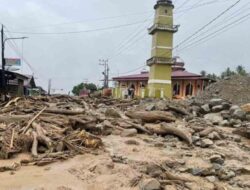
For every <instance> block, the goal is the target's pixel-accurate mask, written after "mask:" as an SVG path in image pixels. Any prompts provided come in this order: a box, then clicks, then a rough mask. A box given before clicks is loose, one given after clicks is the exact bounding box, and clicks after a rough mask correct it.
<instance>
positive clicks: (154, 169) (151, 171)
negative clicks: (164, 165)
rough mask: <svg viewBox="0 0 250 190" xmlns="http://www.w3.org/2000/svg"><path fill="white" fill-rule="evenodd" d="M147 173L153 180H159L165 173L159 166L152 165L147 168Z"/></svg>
mask: <svg viewBox="0 0 250 190" xmlns="http://www.w3.org/2000/svg"><path fill="white" fill-rule="evenodd" d="M146 173H147V174H148V175H149V176H151V177H153V178H157V177H160V176H161V175H162V173H163V171H162V169H161V168H160V167H159V166H157V165H156V164H153V163H151V164H149V165H148V166H147V170H146Z"/></svg>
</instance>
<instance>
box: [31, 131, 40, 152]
mask: <svg viewBox="0 0 250 190" xmlns="http://www.w3.org/2000/svg"><path fill="white" fill-rule="evenodd" d="M32 136H33V143H32V148H31V153H32V155H33V156H34V157H37V156H38V153H37V147H38V140H37V133H36V132H35V131H32Z"/></svg>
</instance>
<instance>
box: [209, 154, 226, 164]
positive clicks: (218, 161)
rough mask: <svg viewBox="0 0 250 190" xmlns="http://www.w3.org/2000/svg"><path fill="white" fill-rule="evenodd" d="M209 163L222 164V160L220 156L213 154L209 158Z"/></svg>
mask: <svg viewBox="0 0 250 190" xmlns="http://www.w3.org/2000/svg"><path fill="white" fill-rule="evenodd" d="M209 160H210V162H211V163H216V164H220V165H222V164H224V159H223V158H222V157H221V155H218V154H215V155H212V156H211V157H210V158H209Z"/></svg>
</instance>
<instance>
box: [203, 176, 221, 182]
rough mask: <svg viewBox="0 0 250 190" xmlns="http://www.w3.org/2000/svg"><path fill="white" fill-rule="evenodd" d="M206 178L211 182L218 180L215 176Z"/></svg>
mask: <svg viewBox="0 0 250 190" xmlns="http://www.w3.org/2000/svg"><path fill="white" fill-rule="evenodd" d="M206 179H207V180H208V181H209V182H211V183H214V182H216V181H218V179H217V177H215V176H207V177H206Z"/></svg>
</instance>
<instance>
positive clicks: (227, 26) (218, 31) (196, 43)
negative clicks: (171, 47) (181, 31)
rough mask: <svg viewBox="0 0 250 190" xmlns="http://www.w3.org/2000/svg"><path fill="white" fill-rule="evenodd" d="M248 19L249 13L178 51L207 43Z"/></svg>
mask: <svg viewBox="0 0 250 190" xmlns="http://www.w3.org/2000/svg"><path fill="white" fill-rule="evenodd" d="M249 18H250V13H248V14H246V15H244V16H242V17H240V18H239V19H237V20H235V21H233V22H231V23H229V24H227V25H225V26H223V27H222V28H220V29H219V30H216V31H215V32H213V33H210V34H208V35H206V36H204V37H203V38H201V39H199V40H197V41H195V42H193V43H191V44H189V45H187V46H185V47H183V48H182V49H180V50H179V51H183V50H184V49H188V48H190V47H193V46H196V45H199V44H201V43H203V42H206V41H208V40H210V39H212V38H214V37H216V36H217V35H219V34H221V33H223V32H226V31H228V30H229V29H230V28H232V27H235V26H237V25H239V24H241V23H243V22H245V21H247V20H248V19H249ZM234 24H236V25H234ZM227 29H228V30H227Z"/></svg>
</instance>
